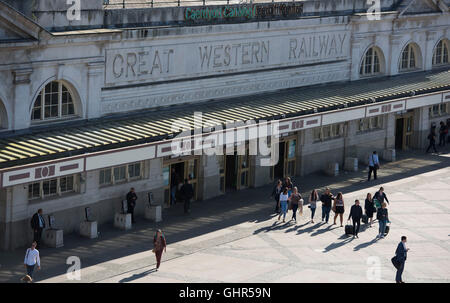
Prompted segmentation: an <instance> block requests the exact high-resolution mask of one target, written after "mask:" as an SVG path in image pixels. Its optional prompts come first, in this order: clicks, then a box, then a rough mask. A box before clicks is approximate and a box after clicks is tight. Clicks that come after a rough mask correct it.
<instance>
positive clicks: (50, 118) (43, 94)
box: [31, 80, 77, 123]
mask: <svg viewBox="0 0 450 303" xmlns="http://www.w3.org/2000/svg"><path fill="white" fill-rule="evenodd" d="M55 83H56V84H57V85H58V91H57V104H56V105H53V103H52V101H53V99H50V105H46V102H45V100H46V96H47V95H50V96H51V95H52V94H55V92H53V91H51V92H50V93H48V92H47V90H46V88H47V86H49V85H50V87H52V85H53V84H55ZM64 89H65V91H64ZM66 92H67V94H68V97H69V98H70V101H71V102H66V103H63V94H64V93H66ZM38 98H40V106H39V111H40V116H39V118H36V119H35V118H34V113H35V108H36V102H37V100H38ZM50 98H51V97H50ZM55 106H56V107H57V112H58V113H57V115H56V116H51V114H50V116H48V117H46V108H47V107H49V108H50V112H51V108H52V107H55ZM63 106H67V107H68V108H69V109H70V106H72V107H73V113H69V114H64V115H63ZM76 116H77V110H76V106H75V98H74V93H73V91H72V89H71V88H70V87H69V86H68V85H67V84H65V83H63V82H62V81H57V80H54V81H50V82H48V83H47V84H45V85H44V86H43V87H42V89H41V90H40V91H39V93H38V95H37V96H36V98H35V99H34V102H33V107H32V109H31V122H32V123H40V122H47V121H56V120H64V119H70V118H73V117H76Z"/></svg>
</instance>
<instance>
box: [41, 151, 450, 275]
mask: <svg viewBox="0 0 450 303" xmlns="http://www.w3.org/2000/svg"><path fill="white" fill-rule="evenodd" d="M433 159H434V160H431V158H426V157H423V156H422V157H421V159H420V160H418V159H413V158H410V159H405V160H401V161H397V162H395V163H389V164H386V165H384V166H383V167H382V170H380V175H381V180H382V181H380V179H379V180H378V181H376V183H371V182H365V180H364V179H365V171H364V172H359V173H357V174H356V175H354V176H353V175H351V174H348V176H346V175H345V174H344V175H343V176H342V179H345V180H346V182H356V185H349V186H347V187H342V186H343V185H344V184H341V186H340V188H343V189H342V191H343V193H344V199H345V202H346V214H345V215H344V216H345V220H346V218H347V216H348V213H349V209H350V205H351V204H353V201H354V199H355V198H358V199H360V200H362V205H363V204H364V201H363V200H364V198H365V196H366V193H367V192H371V193H374V192H375V191H376V190H377V189H378V188H379V186H380V184H382V185H383V186H384V188H385V191H386V193H387V195H388V198H389V200H390V201H391V204H390V205H389V206H388V209H389V213H390V219H391V221H392V224H391V232H390V233H389V235H388V236H387V237H386V238H385V239H380V240H378V239H376V235H377V233H378V224H374V226H373V227H372V228H369V227H367V226H364V225H363V226H362V230H361V232H360V235H359V239H353V238H352V237H346V236H345V235H344V229H343V228H341V227H340V226H339V219H338V221H337V222H338V224H337V225H331V224H325V223H323V222H321V220H320V217H321V208H320V204H319V208H318V211H317V213H316V217H315V219H316V220H315V223H314V224H311V223H308V219H309V216H310V210H309V209H308V208H307V207H304V213H303V216H300V217H299V218H298V221H297V223H296V224H295V223H294V222H293V221H292V222H287V223H282V221H279V222H277V220H276V217H273V216H269V215H267V217H266V218H265V219H263V220H261V219H258V220H248V221H246V222H242V223H239V224H236V225H231V226H228V227H225V228H222V229H217V230H215V231H212V232H209V233H206V234H202V235H199V236H196V237H192V238H188V239H185V240H182V241H178V242H176V243H170V239H169V248H168V250H167V254H165V255H163V263H162V265H161V268H160V270H159V271H158V272H155V271H153V269H154V263H155V261H154V255H153V254H152V253H151V251H150V250H149V251H144V252H140V253H137V254H132V255H128V256H125V257H121V258H117V259H114V260H110V261H108V262H105V263H100V264H97V265H95V266H91V267H87V268H84V269H83V270H82V280H81V281H82V282H83V281H89V282H137V283H139V282H141V283H142V282H143V283H153V282H393V281H394V277H395V271H394V268H393V266H392V264H391V263H390V258H391V257H392V256H393V255H394V251H395V249H396V246H397V243H398V242H399V240H400V237H401V236H402V235H406V236H407V237H408V247H410V249H411V250H410V253H409V256H408V260H407V263H406V267H405V271H404V280H405V281H407V282H450V258H449V257H450V232H449V231H450V202H449V198H448V197H450V186H449V185H450V166H449V165H448V164H449V161H448V160H450V158H449V157H448V154H442V155H439V156H434V157H433ZM436 163H440V165H439V166H438V167H436V168H437V169H431V167H432V166H433V165H436ZM427 168H428V169H427ZM415 171H417V172H419V173H417V174H415ZM403 176H404V177H403ZM312 179H314V178H312ZM332 180H335V182H336V181H337V180H339V178H335V179H332ZM386 180H387V182H384V181H386ZM299 181H300V180H299ZM308 182H309V183H311V182H314V180H309V181H307V180H305V183H304V184H305V186H309V184H307V183H308ZM381 182H383V183H381ZM299 183H300V184H299V185H300V186H302V190H301V191H302V193H303V194H306V189H307V188H306V187H304V186H303V182H301V181H300V182H299ZM355 187H356V188H360V189H357V190H352V189H353V188H355ZM334 188H339V184H334ZM309 189H310V188H308V190H309ZM346 189H349V190H346ZM264 190H266V192H265V193H264V195H260V196H258V198H260V199H261V200H263V201H264V203H263V204H261V206H258V207H260V209H255V208H256V207H255V206H252V207H251V209H247V211H251V210H253V211H256V212H257V213H261V212H265V213H267V214H268V213H270V212H271V210H272V209H273V205H272V204H273V203H272V200H270V199H269V198H267V190H268V189H264ZM333 193H334V194H336V191H335V190H333ZM241 196H242V194H241ZM252 196H253V195H252V194H250V196H248V197H246V198H247V199H251V197H252ZM262 197H264V198H262ZM269 201H270V202H269ZM244 208H245V206H242V207H241V209H236V210H234V211H242V210H243V209H244ZM223 216H224V217H226V216H233V211H230V212H229V213H228V214H227V213H225V214H223ZM290 217H291V212H289V213H288V217H287V218H290ZM258 218H260V217H259V216H258ZM205 219H207V217H203V218H197V219H192V220H205ZM210 219H211V220H214V216H211V218H210ZM330 223H332V218H330ZM344 224H345V223H344ZM106 269H109V273H110V274H109V276H105V275H104V274H101V273H102V272H105V270H106ZM66 281H67V279H66V276H65V275H59V276H56V277H53V278H50V279H46V280H44V281H42V282H66Z"/></svg>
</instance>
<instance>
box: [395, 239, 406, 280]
mask: <svg viewBox="0 0 450 303" xmlns="http://www.w3.org/2000/svg"><path fill="white" fill-rule="evenodd" d="M406 241H407V239H406V236H402V238H401V241H400V243H398V245H397V249H396V250H395V257H396V259H397V262H398V264H399V267H398V268H397V273H396V275H395V282H396V283H405V282H403V279H402V274H403V270H404V269H405V262H406V258H407V255H408V251H409V248H406Z"/></svg>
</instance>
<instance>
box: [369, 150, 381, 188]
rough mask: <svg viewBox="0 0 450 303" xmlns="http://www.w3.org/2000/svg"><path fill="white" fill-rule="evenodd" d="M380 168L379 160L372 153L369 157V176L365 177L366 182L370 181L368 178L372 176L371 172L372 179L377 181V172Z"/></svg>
mask: <svg viewBox="0 0 450 303" xmlns="http://www.w3.org/2000/svg"><path fill="white" fill-rule="evenodd" d="M379 168H380V160H379V159H378V155H377V152H376V151H374V152H373V153H372V154H371V155H370V156H369V175H368V176H367V181H370V177H371V176H372V172H373V179H374V180H376V179H377V170H378V169H379Z"/></svg>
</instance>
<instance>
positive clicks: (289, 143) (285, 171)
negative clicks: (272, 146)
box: [271, 137, 297, 180]
mask: <svg viewBox="0 0 450 303" xmlns="http://www.w3.org/2000/svg"><path fill="white" fill-rule="evenodd" d="M278 144H279V147H278V148H279V149H278V163H277V164H275V165H274V166H273V167H272V171H271V178H272V180H278V179H280V180H283V179H284V178H285V177H293V176H295V174H296V169H297V138H296V137H291V138H286V139H284V140H283V141H282V142H280V143H278Z"/></svg>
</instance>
